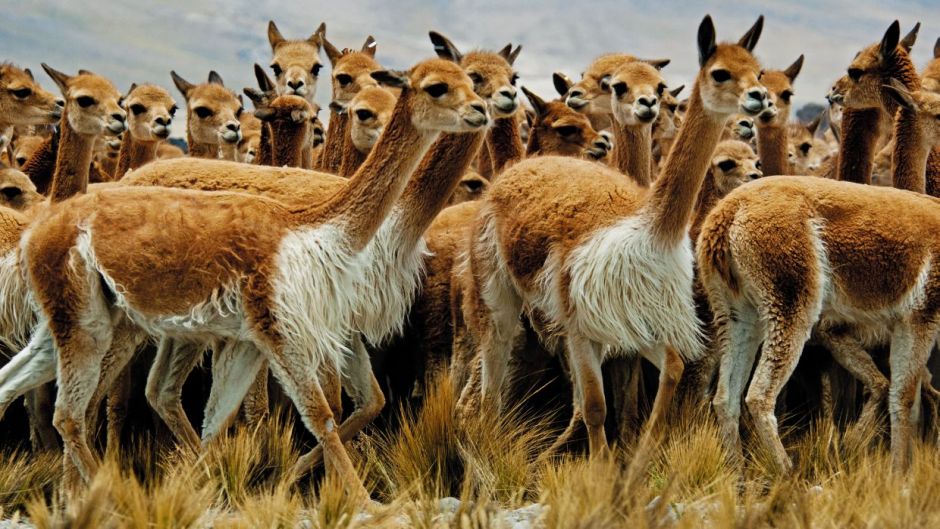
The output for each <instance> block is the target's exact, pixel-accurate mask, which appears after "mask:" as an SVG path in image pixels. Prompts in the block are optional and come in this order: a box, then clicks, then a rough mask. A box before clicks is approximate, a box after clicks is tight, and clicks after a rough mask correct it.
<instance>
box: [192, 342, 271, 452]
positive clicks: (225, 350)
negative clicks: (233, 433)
mask: <svg viewBox="0 0 940 529" xmlns="http://www.w3.org/2000/svg"><path fill="white" fill-rule="evenodd" d="M263 365H264V357H263V356H262V355H261V352H260V351H258V349H257V348H256V347H255V345H254V344H253V343H251V342H239V341H235V340H226V341H224V342H222V344H221V347H216V348H215V349H214V350H213V355H212V389H211V390H210V391H209V400H208V402H206V413H205V418H204V420H203V424H202V442H203V444H206V443H209V442H211V441H212V440H213V439H215V438H216V437H217V436H218V435H219V433H221V432H222V431H223V430H224V429H225V428H226V427H227V426H228V425H229V424H230V423H231V420H232V419H233V418H234V417H235V415H236V414H237V413H238V407H239V406H241V403H242V402H243V401H244V400H245V395H247V394H248V390H249V389H251V386H252V384H254V382H255V379H256V378H257V376H258V373H259V372H260V371H261V368H262V366H263Z"/></svg>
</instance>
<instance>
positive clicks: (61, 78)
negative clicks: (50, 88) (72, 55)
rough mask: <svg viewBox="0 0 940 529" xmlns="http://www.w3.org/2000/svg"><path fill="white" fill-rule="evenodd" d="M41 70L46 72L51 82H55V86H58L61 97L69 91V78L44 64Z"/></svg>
mask: <svg viewBox="0 0 940 529" xmlns="http://www.w3.org/2000/svg"><path fill="white" fill-rule="evenodd" d="M42 69H43V70H45V71H46V73H47V74H48V75H49V77H51V78H52V80H53V81H55V84H56V85H58V87H59V90H61V91H62V95H65V93H66V92H68V90H69V87H68V83H69V80H70V79H71V77H70V76H69V75H66V74H64V73H62V72H60V71H59V70H56V69H55V68H52V67H51V66H49V65H48V64H46V63H42Z"/></svg>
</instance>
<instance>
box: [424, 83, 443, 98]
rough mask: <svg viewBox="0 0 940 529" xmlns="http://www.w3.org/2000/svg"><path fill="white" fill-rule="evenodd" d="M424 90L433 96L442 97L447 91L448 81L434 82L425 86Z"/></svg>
mask: <svg viewBox="0 0 940 529" xmlns="http://www.w3.org/2000/svg"><path fill="white" fill-rule="evenodd" d="M424 91H425V92H427V93H428V95H430V96H431V97H434V98H437V97H441V96H442V95H444V94H446V93H447V83H434V84H432V85H430V86H425V87H424Z"/></svg>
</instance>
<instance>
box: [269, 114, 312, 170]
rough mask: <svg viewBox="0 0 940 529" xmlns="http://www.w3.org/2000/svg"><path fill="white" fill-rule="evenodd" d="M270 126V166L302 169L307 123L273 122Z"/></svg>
mask: <svg viewBox="0 0 940 529" xmlns="http://www.w3.org/2000/svg"><path fill="white" fill-rule="evenodd" d="M270 126H271V150H272V151H273V152H272V165H274V166H275V167H302V166H303V161H304V147H305V146H306V144H307V128H308V126H307V123H306V122H304V123H294V122H293V121H275V122H272V123H271V124H270Z"/></svg>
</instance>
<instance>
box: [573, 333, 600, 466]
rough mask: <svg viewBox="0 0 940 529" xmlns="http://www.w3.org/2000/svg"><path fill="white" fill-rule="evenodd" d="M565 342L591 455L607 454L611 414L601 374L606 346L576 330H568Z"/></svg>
mask: <svg viewBox="0 0 940 529" xmlns="http://www.w3.org/2000/svg"><path fill="white" fill-rule="evenodd" d="M565 343H566V344H567V346H568V364H569V365H570V366H571V373H572V375H573V377H574V391H575V392H577V393H578V395H580V401H581V413H582V414H583V417H584V425H585V426H586V427H587V431H588V446H589V449H590V451H591V455H603V454H606V453H607V451H608V447H607V436H606V435H605V433H604V420H605V419H606V418H607V403H606V401H605V398H604V380H603V378H602V376H601V363H602V362H603V347H602V346H601V345H600V344H598V343H597V342H593V341H591V340H588V339H587V338H584V337H582V336H579V335H576V334H573V333H569V334H568V337H567V340H566V342H565Z"/></svg>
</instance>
